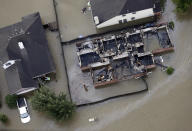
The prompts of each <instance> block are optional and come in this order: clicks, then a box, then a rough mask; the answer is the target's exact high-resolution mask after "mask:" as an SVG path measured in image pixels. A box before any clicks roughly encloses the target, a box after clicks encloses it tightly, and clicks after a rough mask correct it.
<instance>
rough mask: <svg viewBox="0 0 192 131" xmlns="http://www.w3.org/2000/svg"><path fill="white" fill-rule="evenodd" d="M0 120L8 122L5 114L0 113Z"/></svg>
mask: <svg viewBox="0 0 192 131" xmlns="http://www.w3.org/2000/svg"><path fill="white" fill-rule="evenodd" d="M0 121H1V122H2V123H7V122H8V117H7V116H6V115H5V114H1V113H0Z"/></svg>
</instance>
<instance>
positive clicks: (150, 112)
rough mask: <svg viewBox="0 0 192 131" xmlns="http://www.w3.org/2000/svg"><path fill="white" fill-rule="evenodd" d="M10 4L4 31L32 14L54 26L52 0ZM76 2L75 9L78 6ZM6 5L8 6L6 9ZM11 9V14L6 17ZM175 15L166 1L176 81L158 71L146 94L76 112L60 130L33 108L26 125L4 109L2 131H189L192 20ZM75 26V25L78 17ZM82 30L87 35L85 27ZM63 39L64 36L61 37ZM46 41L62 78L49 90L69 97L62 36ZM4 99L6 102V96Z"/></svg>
mask: <svg viewBox="0 0 192 131" xmlns="http://www.w3.org/2000/svg"><path fill="white" fill-rule="evenodd" d="M5 1H6V2H5ZM7 1H8V0H0V16H1V18H2V19H1V21H0V27H3V26H6V25H9V24H13V23H14V22H17V21H19V20H20V18H21V17H22V16H24V15H27V14H30V13H33V12H34V11H40V13H41V16H42V19H43V22H45V23H46V22H50V21H54V20H55V16H54V13H53V12H54V11H53V6H52V0H49V2H48V1H46V0H40V1H38V0H35V1H36V2H35V1H29V0H28V1H27V2H26V1H25V0H18V1H20V2H18V5H15V3H17V2H13V3H14V4H11V3H12V2H11V0H9V2H7ZM24 1H25V3H26V6H25V7H21V6H19V3H20V4H21V3H22V2H24ZM57 1H58V2H59V1H62V2H63V4H64V5H65V0H57ZM81 1H83V0H81ZM66 2H67V3H69V0H66ZM71 2H72V1H71ZM73 2H74V3H75V1H73ZM73 2H72V3H73ZM8 3H9V4H10V5H8ZM44 3H46V6H44ZM76 4H77V5H76ZM76 4H75V5H74V6H78V3H76ZM5 5H6V6H5ZM23 5H24V4H23ZM71 5H73V4H71ZM79 6H80V7H79V8H78V10H79V9H81V7H82V5H81V4H80V5H79ZM8 7H9V8H10V11H8V9H7V8H8ZM29 7H30V8H29ZM173 10H174V5H173V4H172V2H171V1H170V0H168V2H167V4H166V8H165V12H164V14H163V18H162V19H161V21H162V22H163V21H164V22H165V21H171V20H173V21H174V22H175V29H174V31H170V36H171V40H172V42H173V44H174V46H175V52H173V53H171V54H168V55H164V56H163V59H164V64H165V65H169V66H173V67H174V68H175V72H174V74H173V75H171V76H167V74H166V73H165V72H162V71H161V69H160V68H159V67H158V68H157V69H156V70H155V71H154V72H153V73H152V74H151V75H150V76H149V78H148V79H147V82H148V84H149V91H148V92H143V93H140V94H135V95H130V96H126V97H121V98H117V99H113V100H110V101H106V102H103V103H101V104H96V105H92V106H85V107H80V108H77V112H76V113H75V114H74V117H73V118H72V119H71V120H69V121H67V122H64V123H62V124H60V123H56V122H55V121H53V120H51V119H50V118H47V117H46V116H44V115H42V114H40V113H37V112H35V111H33V110H32V109H31V108H30V112H31V122H30V123H29V124H26V125H23V124H21V122H20V120H19V118H18V111H17V109H15V110H10V109H7V107H6V105H5V104H3V108H1V109H0V112H5V113H6V114H7V115H8V117H9V118H10V121H11V122H10V124H9V125H7V126H6V125H2V124H1V123H0V130H1V129H16V130H21V129H22V130H46V131H47V130H55V131H57V130H62V131H92V130H93V131H117V130H119V131H127V130H130V131H191V129H192V125H191V121H192V104H191V99H192V95H191V94H192V93H191V92H192V80H191V79H192V70H191V67H192V36H191V33H192V14H189V15H187V16H185V17H182V18H180V17H178V16H176V15H175V13H174V12H173ZM17 11H18V13H15V14H13V12H17ZM59 11H64V9H60V10H59ZM47 12H49V13H47ZM51 12H52V13H51ZM72 13H73V12H72ZM65 15H68V16H63V19H64V18H67V17H69V16H70V13H68V14H65ZM74 21H76V19H75V17H74ZM75 24H76V23H75ZM78 26H80V25H78ZM77 30H78V28H77ZM81 30H82V31H83V27H82V28H81ZM93 30H94V29H93ZM71 32H72V33H73V32H74V36H76V35H77V33H76V32H75V30H72V31H71ZM93 32H94V31H93ZM65 33H67V32H65ZM65 33H63V35H64V34H65ZM85 34H86V33H85ZM47 36H48V37H49V38H48V40H49V44H50V45H49V46H50V47H51V49H50V50H51V52H52V54H53V58H54V61H55V63H56V67H57V72H58V84H55V83H50V85H49V87H50V88H53V90H54V91H55V92H56V93H59V92H60V91H63V92H67V81H66V76H65V70H64V68H62V66H63V60H62V59H61V58H62V57H61V48H59V47H60V43H59V41H58V34H57V33H54V34H52V33H47ZM66 37H68V36H63V38H66ZM58 52H59V53H58ZM1 73H2V71H0V74H1ZM0 77H1V78H0V88H1V91H2V92H7V87H6V84H5V83H3V81H5V80H4V79H5V78H3V77H2V75H1V76H0ZM5 87H6V88H5ZM118 88H121V87H118ZM1 95H2V96H3V97H4V96H5V95H6V94H1ZM90 117H97V118H98V121H97V122H95V123H89V122H88V119H89V118H90Z"/></svg>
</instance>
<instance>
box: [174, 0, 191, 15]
mask: <svg viewBox="0 0 192 131" xmlns="http://www.w3.org/2000/svg"><path fill="white" fill-rule="evenodd" d="M172 1H173V3H175V5H176V11H177V12H178V13H185V12H187V11H188V9H189V8H190V7H191V6H192V0H172Z"/></svg>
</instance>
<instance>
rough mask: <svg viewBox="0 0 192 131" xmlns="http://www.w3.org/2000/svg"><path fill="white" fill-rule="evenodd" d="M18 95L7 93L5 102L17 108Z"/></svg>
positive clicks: (10, 106)
mask: <svg viewBox="0 0 192 131" xmlns="http://www.w3.org/2000/svg"><path fill="white" fill-rule="evenodd" d="M17 98H18V96H17V95H7V96H6V97H5V102H6V104H7V106H8V107H9V108H16V107H17V103H16V100H17Z"/></svg>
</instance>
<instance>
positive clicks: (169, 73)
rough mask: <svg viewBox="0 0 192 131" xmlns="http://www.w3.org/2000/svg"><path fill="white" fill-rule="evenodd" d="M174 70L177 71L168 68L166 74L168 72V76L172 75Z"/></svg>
mask: <svg viewBox="0 0 192 131" xmlns="http://www.w3.org/2000/svg"><path fill="white" fill-rule="evenodd" d="M174 70H175V69H174V68H173V67H168V68H167V70H166V72H167V74H168V75H171V74H173V72H174Z"/></svg>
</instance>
